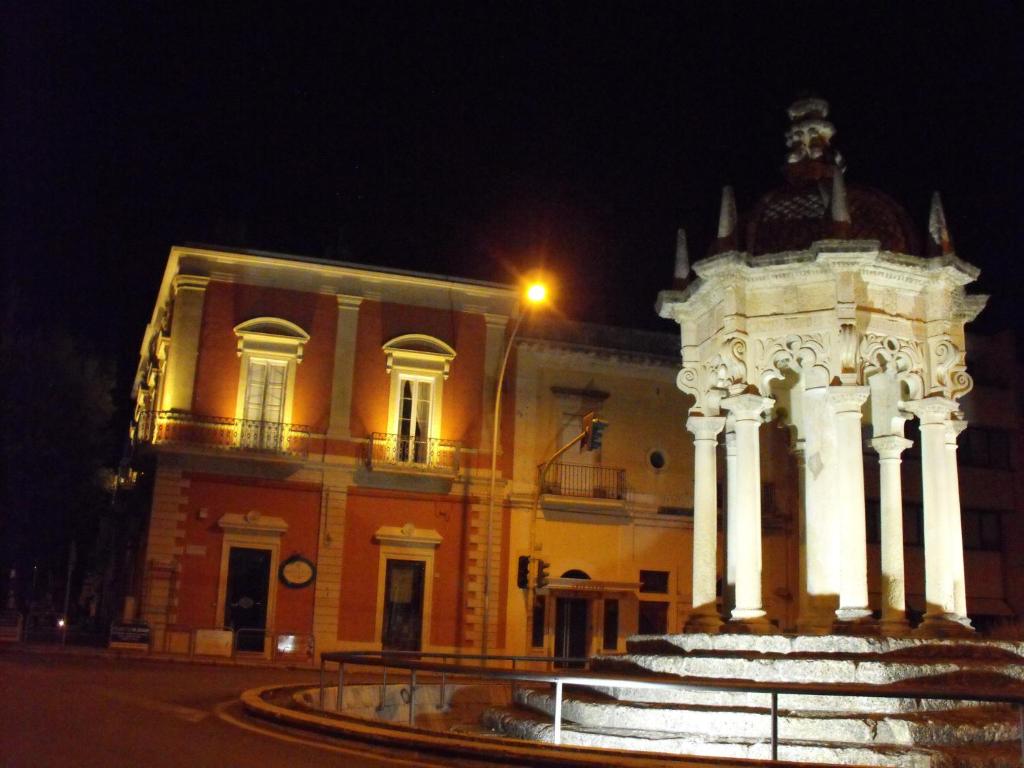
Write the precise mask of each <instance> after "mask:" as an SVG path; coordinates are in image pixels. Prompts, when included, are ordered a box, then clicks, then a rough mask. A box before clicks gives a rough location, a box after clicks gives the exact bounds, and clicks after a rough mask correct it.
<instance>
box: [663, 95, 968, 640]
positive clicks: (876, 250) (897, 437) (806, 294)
mask: <svg viewBox="0 0 1024 768" xmlns="http://www.w3.org/2000/svg"><path fill="white" fill-rule="evenodd" d="M828 111H829V108H828V104H827V103H826V102H824V101H822V100H820V99H803V100H800V101H797V102H796V103H795V104H793V105H792V106H791V107H790V108H789V117H790V120H791V125H790V128H789V130H788V131H787V133H786V144H787V147H788V150H789V151H788V154H787V156H786V165H785V169H784V175H785V184H784V185H783V186H782V187H780V188H779V189H776V190H774V191H772V192H769V193H768V194H766V195H764V196H763V197H762V198H761V199H760V201H759V202H758V203H757V205H756V206H755V207H754V210H753V211H752V213H751V215H750V216H749V218H748V220H747V221H746V222H745V224H744V225H743V226H741V222H740V220H739V218H738V216H737V212H736V203H735V198H734V195H733V191H732V189H731V188H729V187H726V188H725V189H724V190H723V193H722V204H721V214H720V217H719V226H718V238H717V242H716V243H715V244H714V247H713V248H712V254H711V255H710V256H708V257H707V258H705V259H702V260H700V261H697V262H696V263H695V264H693V265H692V267H691V266H690V265H689V263H688V261H689V259H688V255H687V253H686V250H685V248H680V249H677V265H676V276H677V279H676V285H675V286H674V289H673V290H668V291H663V292H662V293H661V294H660V295H659V297H658V304H657V308H658V312H659V314H660V315H661V316H662V317H665V318H671V319H673V320H675V321H676V322H677V323H679V328H680V333H681V342H682V369H681V370H680V372H679V375H678V377H677V383H678V386H679V388H680V389H682V390H683V391H684V392H686V393H688V394H691V395H693V397H694V404H693V406H692V407H691V409H690V414H689V418H688V420H687V423H686V426H687V429H688V430H689V431H690V432H692V433H693V439H694V463H695V466H694V537H693V550H694V552H693V612H692V614H691V616H690V619H689V621H688V624H687V628H686V629H687V631H694V632H747V633H770V632H773V631H775V630H774V627H773V625H771V624H770V623H769V622H768V621H767V619H766V618H765V611H764V607H763V605H762V584H761V557H762V555H761V497H760V492H761V489H760V479H759V472H760V469H759V467H760V457H759V450H760V449H759V439H758V433H759V430H760V427H761V425H762V424H764V423H766V422H770V421H779V422H781V423H782V424H784V425H785V426H786V427H787V428H789V430H790V433H791V435H792V452H793V460H794V461H795V462H797V465H798V470H799V471H798V474H799V478H800V481H799V482H800V489H799V490H800V509H799V529H800V536H801V544H800V591H799V592H800V593H799V620H798V629H799V631H800V632H801V633H804V634H825V633H856V634H865V633H866V634H876V633H877V634H882V635H892V636H896V635H903V634H906V633H907V632H908V631H910V627H909V625H908V622H907V616H906V605H905V584H904V565H903V532H902V526H903V515H902V493H901V474H900V473H901V460H900V457H901V453H902V452H903V451H904V450H905V449H906V448H907V447H909V446H910V442H909V441H908V440H907V439H906V438H905V437H904V422H906V421H907V420H908V419H913V418H916V419H918V420H919V423H920V435H921V445H920V451H921V473H922V478H921V481H922V488H923V503H924V531H925V541H924V546H925V582H926V587H925V591H926V602H927V609H926V612H925V614H924V619H923V621H922V623H921V625H920V627H918V628H917V629H916V630H915V631H916V632H917V633H919V634H921V635H924V636H958V635H967V634H969V633H971V632H972V628H971V623H970V620H969V618H968V616H967V606H966V598H965V589H964V558H963V541H962V534H961V525H960V500H959V494H958V483H957V458H956V441H957V436H958V435H959V434H960V432H961V431H962V430H963V429H964V428H965V427H966V422H965V421H964V419H963V416H962V413H961V412H960V408H959V405H958V401H959V398H960V397H962V396H963V395H965V394H966V393H967V392H968V391H970V389H971V378H970V376H968V374H967V371H966V365H965V362H964V353H965V346H964V325H965V324H966V323H967V322H969V321H971V320H973V319H974V318H975V317H976V316H977V314H978V313H979V312H980V311H981V310H982V308H983V307H984V306H985V301H986V298H987V297H985V296H978V295H970V294H968V293H966V291H965V286H966V285H968V284H969V283H971V282H972V281H973V280H974V279H975V278H976V277H977V275H978V270H977V268H975V267H973V266H972V265H970V264H968V263H966V262H964V261H962V260H961V259H960V258H958V257H957V255H956V253H955V251H954V249H953V243H952V239H951V237H950V235H949V231H948V229H947V227H946V220H945V216H944V213H943V210H942V203H941V201H940V199H939V196H938V194H935V195H934V196H933V198H932V205H931V215H930V219H929V226H928V235H927V245H926V248H925V249H923V252H922V249H921V248H920V247H919V243H918V238H917V235H916V233H915V230H914V228H913V226H912V225H911V223H910V221H909V217H908V216H907V214H906V212H905V211H904V210H903V208H902V207H900V206H899V205H898V204H897V203H895V202H894V201H893V200H892V199H891V198H889V197H888V196H887V195H885V194H883V193H882V192H879V191H878V190H875V189H872V188H870V187H865V186H858V185H853V184H850V185H847V183H846V180H845V163H844V161H843V159H842V158H841V156H840V155H839V153H838V152H836V151H835V150H834V149H833V148H832V146H831V140H832V137H833V135H834V133H835V129H834V127H833V125H832V123H831V122H829V120H828ZM680 242H682V243H685V238H684V237H681V238H680ZM691 272H692V274H691ZM693 275H695V277H694V276H693ZM862 421H863V422H866V423H868V424H870V445H871V447H872V448H873V450H874V452H875V453H876V454H877V457H878V461H879V465H880V466H879V473H880V481H881V482H880V486H881V499H880V508H881V526H880V531H881V542H880V544H881V571H882V573H881V584H882V596H881V605H880V612H881V619H880V620H879V621H877V622H876V621H873V620H872V618H871V617H872V609H871V607H870V606H869V604H868V571H867V568H868V559H867V542H866V533H865V496H864V466H863V461H864V452H863V444H862V432H861V424H862ZM720 439H722V440H724V442H725V455H726V465H727V466H726V478H727V483H726V496H727V499H726V504H725V507H726V509H727V524H726V527H727V531H726V536H725V539H726V542H727V552H726V574H725V576H726V582H727V590H726V594H727V595H730V596H732V604H731V605H729V606H728V607H729V609H730V613H729V615H728V616H726V617H722V616H719V614H718V611H717V607H716V602H715V598H716V563H717V553H716V548H717V541H718V533H717V530H716V529H717V523H716V518H717V508H718V502H717V499H716V493H717V489H716V466H715V464H716V445H717V443H718V440H720ZM723 619H724V621H723Z"/></svg>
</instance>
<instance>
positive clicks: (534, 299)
mask: <svg viewBox="0 0 1024 768" xmlns="http://www.w3.org/2000/svg"><path fill="white" fill-rule="evenodd" d="M547 296H548V289H547V286H546V285H545V284H544V283H542V282H540V281H535V282H533V283H531V284H530V285H528V286H527V287H526V290H525V291H524V301H521V302H520V304H519V308H518V312H517V313H516V321H515V324H514V325H513V326H512V333H511V334H509V337H508V342H506V344H505V352H504V354H503V355H502V357H501V367H500V368H499V369H498V383H497V384H496V385H495V388H494V423H493V425H492V428H491V490H490V493H489V494H488V496H487V541H486V545H485V547H484V611H483V631H482V633H481V640H480V655H481V656H485V657H486V656H487V627H488V620H489V619H490V614H491V547H492V546H493V544H492V542H493V539H494V495H495V488H496V486H497V482H498V422H499V421H500V419H501V390H502V386H503V385H504V383H505V369H506V368H508V357H509V354H510V353H511V352H512V345H513V344H514V343H515V340H516V334H517V333H519V326H520V325H522V323H523V318H524V317H526V312H525V311H523V310H524V308H527V309H528V308H531V307H536V306H539V305H541V304H543V303H544V302H545V301H546V300H547ZM483 663H484V664H486V663H487V660H486V658H485V659H483Z"/></svg>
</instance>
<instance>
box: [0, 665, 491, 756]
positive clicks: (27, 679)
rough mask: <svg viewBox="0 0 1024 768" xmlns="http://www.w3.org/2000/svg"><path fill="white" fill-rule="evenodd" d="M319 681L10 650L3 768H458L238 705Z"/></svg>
mask: <svg viewBox="0 0 1024 768" xmlns="http://www.w3.org/2000/svg"><path fill="white" fill-rule="evenodd" d="M316 679H317V673H315V672H312V671H308V670H286V669H266V668H254V667H225V666H214V665H202V664H182V663H173V662H166V661H150V660H132V659H115V658H112V657H107V656H100V655H95V656H82V655H76V654H71V653H60V652H53V653H38V652H22V651H10V650H5V651H3V652H0V766H2V768H46V767H47V766H62V768H66V767H67V766H76V767H78V766H81V767H82V768H90V767H91V766H95V767H96V768H120V767H121V766H124V767H125V768H138V767H140V766H145V767H146V768H150V767H152V768H161V767H163V766H189V767H190V768H193V767H195V768H202V767H203V766H210V768H214V767H216V768H225V766H231V768H235V767H236V766H237V767H238V768H243V767H245V766H259V768H273V767H275V766H303V768H306V767H307V766H308V767H309V768H320V767H321V766H331V767H332V768H338V767H339V766H344V768H349V766H356V767H359V766H368V767H370V768H376V767H377V766H389V767H390V766H411V765H416V766H421V765H422V766H451V764H452V760H451V759H448V760H445V759H444V758H437V757H430V756H428V755H418V754H412V753H409V752H407V751H402V752H400V751H393V750H386V749H381V748H380V747H371V746H369V745H365V744H360V743H356V742H342V741H338V740H330V739H328V738H325V737H317V736H311V735H307V734H305V733H302V732H297V731H288V730H286V729H281V728H277V727H274V726H271V725H269V724H267V723H264V722H263V721H261V720H256V719H252V718H249V717H248V716H247V715H245V714H244V712H243V711H242V709H241V707H240V706H239V705H238V704H237V702H236V700H237V697H238V695H239V693H241V692H242V691H243V690H245V689H247V688H254V687H257V686H260V685H272V684H275V683H293V684H299V683H304V682H309V683H311V684H313V683H314V682H315V680H316ZM474 764H475V765H485V764H483V763H474ZM460 765H468V763H460Z"/></svg>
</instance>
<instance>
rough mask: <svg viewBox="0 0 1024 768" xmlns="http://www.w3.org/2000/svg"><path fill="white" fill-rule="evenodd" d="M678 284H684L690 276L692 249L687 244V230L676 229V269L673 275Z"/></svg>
mask: <svg viewBox="0 0 1024 768" xmlns="http://www.w3.org/2000/svg"><path fill="white" fill-rule="evenodd" d="M673 277H674V278H675V282H676V283H677V284H682V283H685V282H686V281H687V279H688V278H689V277H690V250H689V248H687V246H686V230H685V229H683V228H682V227H680V228H679V229H678V230H676V270H675V274H674V275H673Z"/></svg>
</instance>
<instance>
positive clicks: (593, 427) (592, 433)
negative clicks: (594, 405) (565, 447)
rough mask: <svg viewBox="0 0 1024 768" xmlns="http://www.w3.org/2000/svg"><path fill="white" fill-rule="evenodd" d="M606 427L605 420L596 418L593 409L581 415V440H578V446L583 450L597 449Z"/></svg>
mask: <svg viewBox="0 0 1024 768" xmlns="http://www.w3.org/2000/svg"><path fill="white" fill-rule="evenodd" d="M607 427H608V422H607V421H602V420H601V419H599V418H597V416H595V415H594V412H593V411H591V412H590V413H588V414H587V415H586V416H584V417H583V440H582V441H581V442H580V447H581V448H582V449H583V450H585V451H596V450H598V449H599V448H600V447H601V440H602V439H603V438H604V431H605V429H606V428H607Z"/></svg>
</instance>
